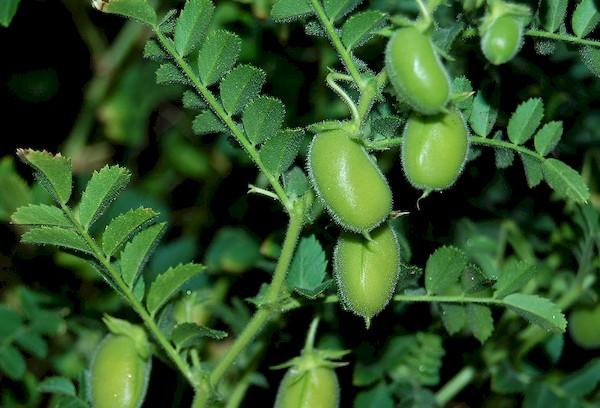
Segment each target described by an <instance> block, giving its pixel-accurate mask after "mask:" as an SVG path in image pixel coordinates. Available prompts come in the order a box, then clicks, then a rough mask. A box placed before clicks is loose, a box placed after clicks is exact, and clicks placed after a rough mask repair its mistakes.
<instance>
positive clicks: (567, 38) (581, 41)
mask: <svg viewBox="0 0 600 408" xmlns="http://www.w3.org/2000/svg"><path fill="white" fill-rule="evenodd" d="M525 35H528V36H530V37H540V38H547V39H550V40H557V41H564V42H568V43H571V44H578V45H587V46H590V47H600V41H596V40H588V39H585V38H579V37H576V36H574V35H568V34H557V33H550V32H548V31H542V30H527V31H526V32H525Z"/></svg>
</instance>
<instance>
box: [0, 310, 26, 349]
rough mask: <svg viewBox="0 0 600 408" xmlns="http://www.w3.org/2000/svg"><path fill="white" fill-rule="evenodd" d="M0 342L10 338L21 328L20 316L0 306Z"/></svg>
mask: <svg viewBox="0 0 600 408" xmlns="http://www.w3.org/2000/svg"><path fill="white" fill-rule="evenodd" d="M0 322H2V324H0V341H3V340H4V339H6V338H7V337H12V336H14V335H15V333H17V331H18V330H19V329H20V328H21V327H22V325H23V322H22V320H21V316H19V314H18V313H17V312H15V311H14V310H12V309H10V308H8V307H7V306H5V305H0Z"/></svg>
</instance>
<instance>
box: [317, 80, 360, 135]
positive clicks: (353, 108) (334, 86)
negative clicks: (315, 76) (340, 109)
mask: <svg viewBox="0 0 600 408" xmlns="http://www.w3.org/2000/svg"><path fill="white" fill-rule="evenodd" d="M336 79H337V80H340V79H341V80H345V76H344V75H339V74H337V73H335V72H331V73H329V74H328V75H327V78H326V79H325V80H326V81H327V84H328V85H329V86H330V87H331V89H333V90H334V91H335V93H337V94H338V95H339V96H340V98H342V99H343V100H344V102H346V105H348V109H350V113H351V114H352V121H353V122H354V124H355V126H356V127H357V128H359V127H360V122H361V116H360V115H359V114H358V109H357V108H356V104H355V103H354V101H353V100H352V98H350V96H349V95H348V94H347V93H346V91H345V90H344V89H343V88H342V87H341V86H339V85H338V84H337V82H335V81H336Z"/></svg>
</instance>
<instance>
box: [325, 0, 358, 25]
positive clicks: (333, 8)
mask: <svg viewBox="0 0 600 408" xmlns="http://www.w3.org/2000/svg"><path fill="white" fill-rule="evenodd" d="M360 3H362V0H324V1H323V6H324V9H325V14H327V16H328V17H329V18H330V19H331V20H333V21H335V20H339V19H340V18H342V17H344V16H345V15H346V14H348V13H350V12H351V11H352V10H354V9H355V8H356V7H358V5H359V4H360Z"/></svg>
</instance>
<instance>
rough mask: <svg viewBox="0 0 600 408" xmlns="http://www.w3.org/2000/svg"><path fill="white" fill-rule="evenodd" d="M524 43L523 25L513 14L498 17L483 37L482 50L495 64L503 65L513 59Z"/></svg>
mask: <svg viewBox="0 0 600 408" xmlns="http://www.w3.org/2000/svg"><path fill="white" fill-rule="evenodd" d="M522 45H523V25H522V24H521V22H520V21H519V19H517V18H515V17H514V16H511V15H504V16H501V17H498V18H497V19H496V20H494V21H493V22H492V23H491V24H490V25H489V27H488V28H487V30H485V32H484V33H483V36H482V37H481V51H482V52H483V55H485V57H486V58H487V60H488V61H489V62H491V63H492V64H494V65H501V64H504V63H506V62H508V61H510V60H511V59H513V58H514V56H515V55H516V54H517V52H519V50H520V49H521V46H522Z"/></svg>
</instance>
